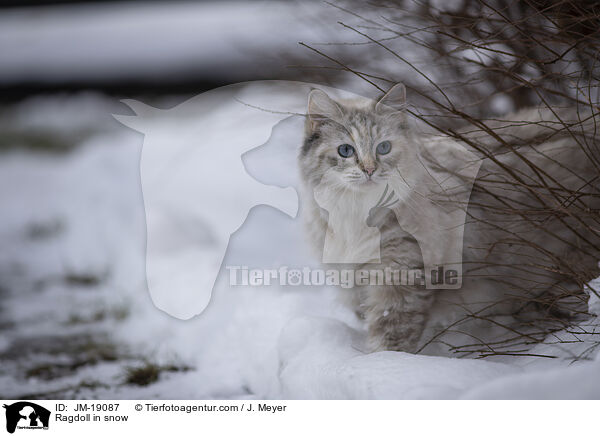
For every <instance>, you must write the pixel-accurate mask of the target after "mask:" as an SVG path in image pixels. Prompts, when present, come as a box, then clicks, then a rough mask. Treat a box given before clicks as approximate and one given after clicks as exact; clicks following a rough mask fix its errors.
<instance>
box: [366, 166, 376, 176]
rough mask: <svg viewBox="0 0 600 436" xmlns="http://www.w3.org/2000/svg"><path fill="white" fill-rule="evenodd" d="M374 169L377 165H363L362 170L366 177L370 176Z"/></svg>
mask: <svg viewBox="0 0 600 436" xmlns="http://www.w3.org/2000/svg"><path fill="white" fill-rule="evenodd" d="M376 169H377V167H364V168H363V171H364V172H365V174H366V175H367V177H371V176H372V175H373V173H374V172H375V170H376Z"/></svg>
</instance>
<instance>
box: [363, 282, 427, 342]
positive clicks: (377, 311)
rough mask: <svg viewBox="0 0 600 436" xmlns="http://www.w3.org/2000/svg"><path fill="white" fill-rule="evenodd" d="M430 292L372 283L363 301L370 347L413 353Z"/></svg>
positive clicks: (423, 323) (424, 319)
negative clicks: (373, 284)
mask: <svg viewBox="0 0 600 436" xmlns="http://www.w3.org/2000/svg"><path fill="white" fill-rule="evenodd" d="M432 302H433V295H432V292H431V291H427V290H423V289H413V288H402V287H397V286H373V287H372V288H371V289H370V290H369V292H368V294H367V298H366V301H365V302H364V303H363V304H364V305H365V318H366V321H367V325H368V329H369V344H368V345H369V348H370V349H371V350H372V351H383V350H391V351H406V352H409V353H415V352H416V351H417V350H418V346H419V339H420V338H421V336H422V334H423V329H424V327H425V322H426V321H427V316H428V312H429V309H430V307H431V304H432Z"/></svg>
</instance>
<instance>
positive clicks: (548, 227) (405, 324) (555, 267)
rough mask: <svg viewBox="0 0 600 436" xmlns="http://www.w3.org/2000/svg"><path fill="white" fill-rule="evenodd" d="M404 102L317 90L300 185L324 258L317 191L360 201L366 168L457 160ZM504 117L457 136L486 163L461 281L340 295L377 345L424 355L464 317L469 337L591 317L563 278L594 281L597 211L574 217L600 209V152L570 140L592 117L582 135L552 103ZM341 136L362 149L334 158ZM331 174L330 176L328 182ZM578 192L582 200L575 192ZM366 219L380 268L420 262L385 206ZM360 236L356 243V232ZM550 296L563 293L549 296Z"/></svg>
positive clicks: (396, 95)
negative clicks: (599, 162) (385, 145)
mask: <svg viewBox="0 0 600 436" xmlns="http://www.w3.org/2000/svg"><path fill="white" fill-rule="evenodd" d="M404 103H405V102H404V88H403V86H401V85H397V86H396V87H395V88H393V89H392V90H391V91H390V92H388V93H387V94H386V95H385V96H384V97H383V98H382V99H381V100H380V101H379V104H378V102H368V101H335V100H333V99H331V98H329V97H328V96H327V95H326V94H325V93H323V92H322V91H318V90H317V91H313V92H312V93H311V96H310V97H309V107H308V117H307V121H306V136H305V140H304V144H303V147H302V150H301V152H300V156H299V165H300V169H301V174H302V176H303V181H304V187H305V193H304V196H303V197H304V199H305V201H304V208H303V209H304V217H305V221H306V227H307V231H308V233H309V235H310V239H311V240H312V241H313V244H314V247H315V248H316V253H317V255H319V256H321V255H322V252H323V243H324V237H325V236H324V235H325V233H326V232H327V228H328V213H327V211H325V210H324V209H323V208H322V207H320V206H319V204H317V202H316V201H315V199H314V196H313V193H314V190H315V188H317V187H319V189H323V188H326V189H329V192H330V194H331V195H332V196H335V195H340V193H341V192H344V191H345V190H346V189H351V190H352V192H353V196H354V197H355V198H356V200H357V201H360V196H361V195H362V194H361V192H362V188H361V185H360V182H361V180H359V179H360V177H367V176H366V173H365V167H367V168H371V167H376V168H377V169H376V171H375V173H374V174H373V179H374V180H375V182H376V183H377V182H380V183H385V176H386V174H387V173H389V172H390V171H392V170H393V169H394V168H396V167H398V166H399V165H400V163H404V164H406V159H415V158H416V160H419V161H420V163H419V164H420V165H424V166H425V167H427V172H437V173H438V175H440V176H443V175H444V173H445V172H447V173H448V174H449V173H450V172H451V167H452V164H451V162H453V160H456V156H454V157H453V156H451V153H450V152H449V151H448V150H451V149H452V146H451V144H452V139H450V138H439V137H437V138H434V137H426V136H422V135H417V134H416V133H414V132H413V131H412V130H411V129H410V128H409V126H408V123H407V122H406V118H405V115H404V111H403V106H404ZM558 115H559V116H560V119H561V120H563V121H564V120H571V121H575V120H578V119H579V118H580V117H581V116H582V115H580V114H579V115H578V114H577V113H575V111H569V110H559V112H558ZM583 117H584V118H585V115H583ZM509 119H512V120H515V121H516V122H515V123H511V122H506V121H504V122H491V123H488V126H489V127H490V128H492V129H494V132H495V133H494V134H496V135H498V136H497V137H496V138H494V137H493V135H490V134H489V132H485V131H483V132H482V129H477V130H476V131H475V130H474V129H471V130H473V131H470V130H469V129H468V128H466V129H464V130H463V131H462V132H461V133H462V134H463V135H464V137H465V138H467V140H468V141H472V144H471V145H470V146H469V147H470V149H471V150H472V151H473V152H474V153H475V154H476V156H477V159H478V160H479V161H480V163H481V167H480V169H479V173H478V176H477V179H476V181H475V184H474V187H473V191H472V193H471V198H470V201H469V203H468V209H467V222H466V224H465V235H464V251H463V269H464V271H463V274H464V275H463V277H464V279H463V284H462V288H461V289H460V290H430V289H425V288H424V287H423V286H381V285H379V286H369V287H362V288H354V289H351V290H342V292H343V293H344V294H345V295H346V296H347V297H348V300H349V301H350V302H351V304H352V305H353V307H354V309H355V311H356V313H357V314H358V315H359V316H361V317H363V318H364V319H365V320H366V323H367V325H368V329H369V339H370V346H371V348H372V349H389V350H403V351H411V352H414V351H417V350H419V349H420V348H421V345H422V344H423V343H425V342H426V341H427V340H428V339H430V338H432V337H434V336H435V337H437V335H439V332H441V331H443V330H444V329H446V328H448V327H449V326H451V325H453V324H455V323H456V322H457V320H460V319H463V318H464V317H465V315H466V316H467V318H469V317H470V320H471V321H472V324H473V325H472V326H470V327H469V326H466V325H464V323H463V330H465V331H467V330H468V329H469V328H471V333H466V335H467V336H469V337H470V338H471V339H470V340H471V341H472V340H473V339H472V337H473V336H475V335H479V333H480V332H479V331H478V328H479V327H478V326H479V324H478V322H480V321H481V319H483V318H486V319H489V317H493V316H502V315H510V316H511V319H519V320H525V321H524V322H525V323H526V324H527V323H528V324H529V325H531V324H532V323H535V322H537V320H539V319H542V318H544V319H547V318H548V316H549V314H551V316H552V317H558V316H559V315H565V314H573V313H583V312H585V302H586V298H585V294H584V293H583V291H582V288H581V283H574V282H572V281H569V280H566V279H565V274H564V272H563V271H564V269H565V268H574V269H577V271H578V272H581V274H582V277H586V278H588V279H591V278H592V277H591V276H592V275H593V274H596V273H597V270H596V266H597V262H598V259H599V258H600V255H599V252H598V248H599V247H600V241H599V240H598V232H594V231H590V230H589V227H588V226H587V225H584V224H589V223H590V222H592V225H593V224H594V223H596V222H597V217H595V216H593V213H590V220H589V221H588V222H585V223H584V222H583V221H582V218H581V217H580V216H579V215H578V216H574V214H570V207H571V206H572V205H573V204H575V203H577V202H579V203H577V206H579V207H582V204H584V207H587V208H589V209H590V210H596V211H597V210H598V208H599V207H600V196H599V195H598V194H599V189H598V187H599V186H600V183H599V181H598V174H599V172H598V168H597V166H596V164H594V162H593V159H597V158H598V156H597V155H596V156H595V157H594V156H590V155H589V154H587V153H586V152H585V148H584V147H581V146H580V145H579V144H577V139H574V138H577V137H579V138H580V140H581V141H582V142H585V141H589V140H590V135H592V136H593V118H590V119H589V120H588V121H586V122H584V123H582V124H581V125H579V126H578V127H577V129H578V130H577V131H573V129H571V130H568V129H564V125H563V124H562V122H561V121H559V120H558V119H557V118H556V116H555V113H553V112H552V111H550V110H548V109H531V110H526V111H522V112H520V113H517V114H514V115H512V116H511V117H509ZM582 126H583V127H582ZM592 139H593V138H592ZM383 140H388V141H391V142H392V151H391V152H390V154H389V155H385V156H383V155H381V156H380V155H378V154H377V153H375V151H374V147H376V146H377V143H378V142H380V141H383ZM344 143H349V144H351V145H353V146H354V147H355V148H356V156H354V159H348V158H343V157H341V156H340V155H339V154H338V153H337V147H338V146H339V145H340V144H344ZM473 145H475V147H473ZM409 151H410V152H409ZM591 153H594V151H593V150H592V151H591ZM359 155H360V158H358V157H357V156H359ZM592 158H593V159H592ZM445 163H447V164H445ZM415 165H417V162H415ZM540 169H541V174H540ZM328 171H329V173H328ZM325 174H328V176H331V177H330V178H328V179H326V178H324V176H325ZM324 180H326V182H325V183H324ZM355 183H356V184H358V185H356V186H355V185H354V184H355ZM348 187H350V188H348ZM571 191H578V192H579V194H580V196H579V197H578V198H569V192H571ZM411 195H412V196H414V195H417V193H414V192H409V193H408V194H407V196H406V197H404V198H401V204H400V208H402V207H410V204H411ZM347 219H348V222H346V223H345V224H346V225H350V226H351V227H352V226H355V227H356V229H357V232H359V231H364V225H363V223H362V222H360V220H361V218H360V217H358V216H355V217H353V216H348V218H347ZM352 220H355V221H352ZM583 220H584V221H585V218H583ZM370 221H371V222H370V223H369V224H370V225H372V226H377V227H378V228H379V231H380V234H381V247H380V248H381V265H380V266H379V267H380V268H384V267H386V266H390V267H393V268H396V269H398V268H407V269H415V268H423V255H422V252H421V247H420V245H419V243H418V242H417V240H416V239H415V237H414V236H413V234H411V233H409V232H407V231H406V230H404V229H403V228H402V227H400V226H399V224H398V219H397V218H396V216H395V215H394V214H393V213H391V211H390V210H389V209H379V210H374V211H373V213H372V214H371V217H370ZM596 228H597V227H596ZM361 229H363V230H361ZM368 237H369V236H368V235H365V237H364V238H365V240H366V239H368ZM354 239H355V240H359V241H360V240H361V237H360V235H357V237H355V238H354ZM344 249H347V248H346V247H340V250H341V251H343V250H344ZM344 267H348V266H347V265H345V266H344ZM353 267H354V268H361V267H366V268H368V267H369V265H360V264H355V265H353ZM554 294H561V298H560V299H553V298H552V295H554ZM565 295H568V296H569V298H564V296H565ZM508 328H511V327H508ZM458 341H459V342H460V340H458Z"/></svg>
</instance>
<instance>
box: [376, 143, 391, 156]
mask: <svg viewBox="0 0 600 436" xmlns="http://www.w3.org/2000/svg"><path fill="white" fill-rule="evenodd" d="M391 149H392V144H391V143H390V141H383V142H380V143H379V144H377V154H388V153H389V152H390V150H391Z"/></svg>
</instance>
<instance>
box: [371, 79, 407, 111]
mask: <svg viewBox="0 0 600 436" xmlns="http://www.w3.org/2000/svg"><path fill="white" fill-rule="evenodd" d="M390 109H391V110H393V111H396V112H400V113H401V114H402V115H404V113H405V111H406V87H405V86H404V84H402V83H396V84H395V85H394V86H392V87H391V88H390V90H389V91H388V92H386V93H385V94H384V95H383V97H381V98H380V99H379V101H378V102H377V103H376V104H375V112H377V113H385V112H389V111H390Z"/></svg>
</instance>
